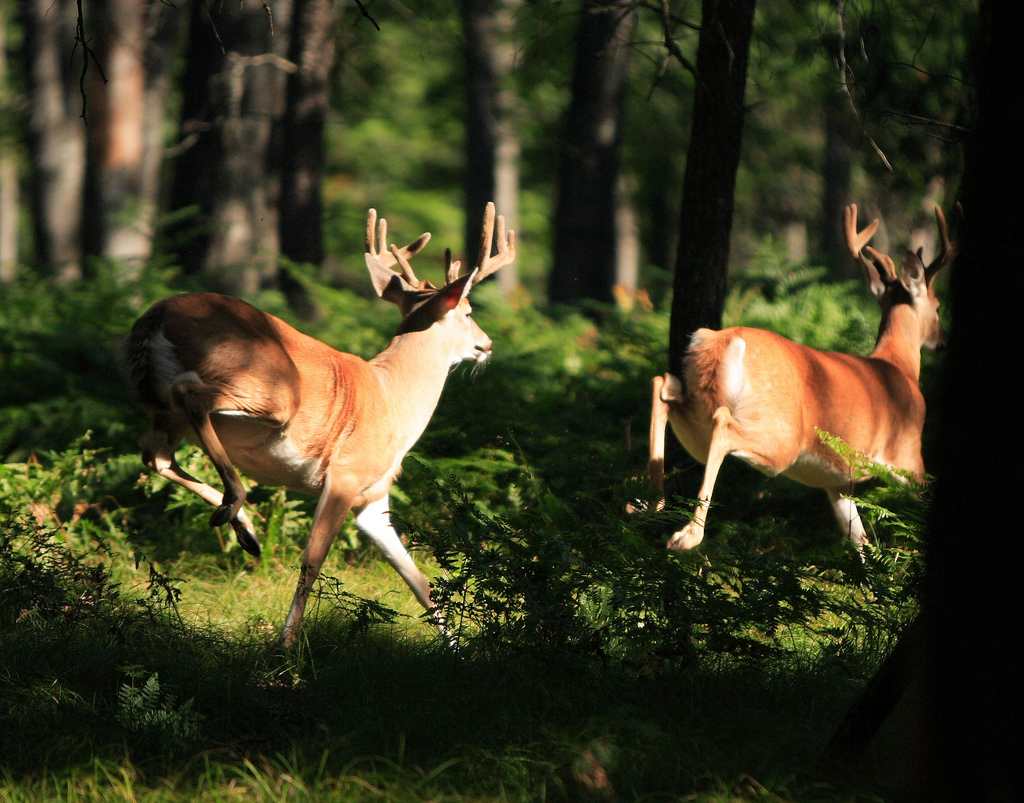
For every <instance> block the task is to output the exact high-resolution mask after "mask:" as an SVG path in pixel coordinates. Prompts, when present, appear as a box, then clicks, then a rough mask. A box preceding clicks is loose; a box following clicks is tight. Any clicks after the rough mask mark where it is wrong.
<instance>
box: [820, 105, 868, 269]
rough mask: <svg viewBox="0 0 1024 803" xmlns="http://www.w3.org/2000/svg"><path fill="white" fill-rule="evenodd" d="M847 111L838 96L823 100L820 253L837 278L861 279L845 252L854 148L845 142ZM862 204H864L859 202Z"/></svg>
mask: <svg viewBox="0 0 1024 803" xmlns="http://www.w3.org/2000/svg"><path fill="white" fill-rule="evenodd" d="M848 115H849V111H848V110H847V109H846V108H844V107H843V103H842V100H841V99H839V98H834V97H830V98H826V100H825V154H824V156H825V158H824V165H823V167H822V180H823V183H824V191H823V192H822V196H821V239H820V242H819V244H818V245H819V248H820V250H821V254H822V256H823V257H824V258H825V259H826V260H827V261H828V263H829V265H831V266H832V269H833V273H834V275H835V276H836V277H837V278H843V279H850V278H857V279H859V278H860V271H859V269H858V268H857V266H856V265H855V264H854V263H853V261H852V260H851V259H850V258H849V256H848V255H847V253H846V239H845V236H844V235H843V208H844V207H845V206H846V205H847V204H848V203H850V202H851V200H852V199H851V198H850V176H851V170H852V168H853V150H852V149H851V148H850V146H849V144H848V142H847V128H848V127H849V126H848V123H847V117H848ZM862 205H863V204H862Z"/></svg>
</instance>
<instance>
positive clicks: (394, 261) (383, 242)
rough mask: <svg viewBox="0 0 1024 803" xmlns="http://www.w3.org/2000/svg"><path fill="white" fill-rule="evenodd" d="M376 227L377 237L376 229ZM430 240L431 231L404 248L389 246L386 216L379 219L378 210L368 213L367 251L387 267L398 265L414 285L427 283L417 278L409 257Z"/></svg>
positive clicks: (420, 285)
mask: <svg viewBox="0 0 1024 803" xmlns="http://www.w3.org/2000/svg"><path fill="white" fill-rule="evenodd" d="M375 228H376V238H375V235H374V229H375ZM429 241H430V232H429V231H428V232H424V233H423V234H421V235H420V236H419V237H418V238H416V239H415V240H414V241H413V242H411V243H409V245H407V246H405V247H404V248H398V247H396V246H394V245H392V246H390V247H389V246H388V222H387V220H385V219H384V218H381V219H380V220H379V221H378V220H377V210H376V209H370V211H369V212H368V213H367V215H366V252H367V253H368V254H370V256H372V257H373V258H374V259H376V260H377V261H378V262H379V263H380V264H381V265H383V266H384V267H385V268H393V267H394V266H395V265H398V266H399V268H400V269H401V273H402V276H403V277H404V278H405V280H406V281H407V282H408V283H409V284H411V285H413V286H414V287H418V288H421V287H424V286H425V283H424V282H421V281H420V280H419V279H417V278H416V274H415V273H413V270H412V266H411V265H410V264H409V258H410V257H413V256H415V255H416V254H418V253H419V252H420V251H422V250H423V246H425V245H426V244H427V243H428V242H429Z"/></svg>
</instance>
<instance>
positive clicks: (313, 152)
mask: <svg viewBox="0 0 1024 803" xmlns="http://www.w3.org/2000/svg"><path fill="white" fill-rule="evenodd" d="M292 18H293V21H292V34H291V37H290V39H291V44H290V48H289V54H288V59H289V61H291V62H292V63H293V64H294V65H295V67H296V70H295V72H293V73H291V75H289V76H288V82H287V98H286V106H285V113H284V120H283V124H282V127H283V133H282V139H283V143H284V145H283V148H282V164H281V203H280V218H279V220H278V229H279V231H280V238H281V253H282V254H283V255H284V256H286V257H288V259H290V260H292V261H294V262H303V263H310V264H313V265H316V266H317V267H320V266H321V265H322V264H323V261H324V238H323V181H324V126H325V124H326V122H327V109H328V105H329V102H330V92H329V90H330V76H331V69H332V68H333V66H334V54H335V39H334V19H335V11H334V3H333V2H331V0H295V7H294V11H293V15H292ZM278 283H279V284H280V286H281V289H282V290H283V291H284V292H285V294H286V295H287V297H288V300H289V303H290V304H291V306H292V308H293V309H295V310H297V311H298V312H299V313H300V314H301V315H302V316H303V317H304V318H307V319H310V318H315V317H316V315H317V310H316V307H315V306H314V304H313V301H312V299H310V298H309V294H308V293H307V292H306V291H305V289H304V288H303V286H302V285H301V284H299V283H298V282H297V281H296V280H295V279H294V277H292V276H291V274H290V273H289V272H288V270H287V268H284V267H282V268H280V269H279V271H278Z"/></svg>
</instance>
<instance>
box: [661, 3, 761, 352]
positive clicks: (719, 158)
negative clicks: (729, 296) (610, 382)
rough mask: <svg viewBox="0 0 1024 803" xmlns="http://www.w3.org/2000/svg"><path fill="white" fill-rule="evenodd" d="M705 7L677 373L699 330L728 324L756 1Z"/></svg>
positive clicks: (689, 165)
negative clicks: (732, 236)
mask: <svg viewBox="0 0 1024 803" xmlns="http://www.w3.org/2000/svg"><path fill="white" fill-rule="evenodd" d="M702 6H703V11H702V16H701V29H700V38H699V40H698V44H697V81H696V95H695V98H694V105H693V128H692V131H691V134H690V147H689V150H688V151H687V155H686V171H685V173H684V175H683V198H682V204H681V209H680V225H679V251H678V254H677V257H676V267H675V279H674V281H673V285H672V287H673V296H672V321H671V324H670V331H669V367H670V370H671V371H673V372H680V370H681V366H682V360H683V355H684V353H685V352H686V348H687V346H688V345H689V341H690V335H691V334H693V332H694V331H695V330H696V329H699V328H700V327H709V328H711V329H720V328H721V326H722V307H723V306H724V304H725V280H726V274H727V271H728V267H729V237H730V234H731V233H732V212H733V191H734V189H735V186H736V168H737V166H738V165H739V159H740V142H741V140H742V136H743V118H744V108H743V95H744V90H745V88H746V83H747V57H748V54H749V50H750V36H751V31H752V26H753V20H754V6H755V0H704V2H703V4H702Z"/></svg>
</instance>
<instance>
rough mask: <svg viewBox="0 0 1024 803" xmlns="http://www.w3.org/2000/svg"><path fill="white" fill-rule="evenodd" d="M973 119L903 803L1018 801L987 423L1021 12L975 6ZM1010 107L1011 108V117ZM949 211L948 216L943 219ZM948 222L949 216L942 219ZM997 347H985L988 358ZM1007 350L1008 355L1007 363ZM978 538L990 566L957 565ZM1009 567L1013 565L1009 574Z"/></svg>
mask: <svg viewBox="0 0 1024 803" xmlns="http://www.w3.org/2000/svg"><path fill="white" fill-rule="evenodd" d="M979 16H980V24H979V30H978V41H977V44H976V46H975V47H974V49H973V52H974V53H975V59H976V76H977V78H976V81H975V84H974V85H975V87H976V92H977V117H976V121H975V124H974V126H973V130H972V132H971V135H970V138H969V139H968V142H967V149H966V154H965V169H964V178H963V182H962V184H961V187H960V196H959V200H960V202H961V203H962V205H963V209H964V216H963V224H962V225H961V227H960V230H959V233H958V239H959V245H960V256H959V257H957V259H956V262H955V263H954V265H953V271H952V275H951V277H950V290H951V301H952V303H951V307H952V316H953V317H952V338H951V340H950V347H949V350H948V352H947V354H946V358H945V362H944V365H943V371H942V395H941V398H942V407H941V410H940V422H941V429H940V430H939V432H940V435H939V442H938V451H937V455H936V460H935V461H934V465H933V466H932V470H933V471H934V473H935V476H936V482H935V493H934V502H933V504H932V509H931V511H930V515H929V522H930V532H929V538H928V567H927V573H926V575H925V588H924V599H923V601H922V608H921V611H922V616H924V617H925V633H926V644H927V646H926V659H925V673H924V674H925V684H924V693H923V695H922V708H921V709H920V710H919V714H920V719H919V723H918V724H919V726H920V727H919V729H918V730H919V733H920V736H921V738H922V740H923V750H922V751H921V753H920V754H919V758H920V760H919V761H917V762H915V764H916V766H913V767H908V770H910V769H913V770H915V771H914V772H908V773H907V775H906V776H905V777H906V779H907V781H908V783H909V784H910V786H911V789H910V790H909V794H906V795H902V798H903V799H905V800H915V801H935V800H1017V799H1019V797H1018V796H1019V795H1020V756H1019V753H1020V749H1019V748H1020V739H1019V734H1020V727H1021V725H1020V714H1021V710H1022V702H1024V701H1022V700H1021V696H1022V687H1021V682H1020V664H1019V661H1018V660H1017V658H1016V655H1015V654H1014V649H1015V648H1014V646H1013V645H1014V644H1018V643H1019V642H1020V641H1021V637H1022V636H1024V633H1022V630H1024V615H1022V614H1024V610H1022V607H1024V606H1022V603H1021V594H1020V589H1019V588H1018V586H1017V584H1016V583H1015V582H1013V581H1012V580H1009V579H1007V578H1006V577H1005V576H1004V575H1005V572H1004V570H1003V567H1014V566H1019V565H1022V563H1024V540H1022V539H1021V537H1020V532H1019V529H1018V522H1019V520H1020V504H1019V499H1018V494H1019V492H1020V491H1019V485H1020V483H1019V481H1018V479H1017V475H1016V474H1015V471H1014V470H1013V469H1012V466H1014V465H1017V464H1018V462H1019V460H1020V454H1021V451H1022V449H1024V432H1022V424H1021V417H1020V416H1019V415H1018V414H1016V413H1015V412H1013V411H1012V410H1010V411H1008V414H1007V415H994V413H993V409H994V406H995V405H998V404H999V400H1000V399H1002V398H1004V396H1005V385H1006V378H1007V376H1012V375H1014V374H1016V373H1019V371H1020V365H1021V359H1020V356H1019V352H1017V351H1016V350H1010V351H1008V350H1007V349H1005V348H1000V347H999V346H1000V344H1003V343H1011V342H1014V341H1015V340H1016V339H1017V337H1018V336H1019V335H1018V332H1017V330H1018V326H1019V324H1018V321H1019V317H1020V312H1019V308H1020V298H1021V294H1022V289H1024V288H1022V285H1024V282H1022V281H1021V271H1020V268H1019V266H1018V265H1017V261H1016V260H1014V259H1007V258H1006V253H1007V251H1008V250H1009V249H1008V247H1007V245H1006V243H1005V241H1004V239H1003V237H1002V234H1003V233H1005V232H1007V231H1014V230H1015V228H1016V227H1017V226H1018V225H1020V221H1021V219H1022V218H1024V200H1022V196H1021V193H1020V180H1019V177H1020V175H1021V172H1022V170H1024V159H1022V154H1021V149H1020V126H1019V120H1020V119H1021V117H1018V116H1017V115H1018V114H1020V115H1022V116H1024V94H1022V93H1021V92H1020V91H1019V88H1020V87H1021V86H1024V62H1022V61H1021V60H1020V56H1019V54H1018V52H1017V48H1018V47H1019V43H1018V38H1019V32H1020V31H1021V29H1022V27H1024V7H1022V6H1021V4H1019V3H1004V2H997V1H996V0H981V4H980V15H979ZM1015 109H1016V111H1014V110H1015ZM947 211H948V210H947ZM954 219H955V218H954ZM994 347H995V350H994ZM1014 355H1016V356H1014ZM972 543H984V546H985V551H986V554H988V555H989V556H990V557H991V559H990V560H971V559H966V557H965V551H966V550H969V549H970V546H971V544H972ZM1011 571H1012V569H1011Z"/></svg>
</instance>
